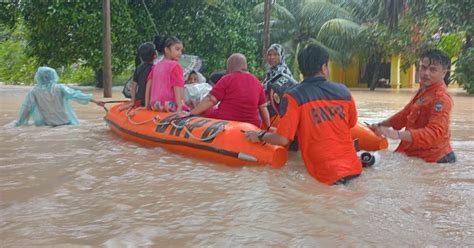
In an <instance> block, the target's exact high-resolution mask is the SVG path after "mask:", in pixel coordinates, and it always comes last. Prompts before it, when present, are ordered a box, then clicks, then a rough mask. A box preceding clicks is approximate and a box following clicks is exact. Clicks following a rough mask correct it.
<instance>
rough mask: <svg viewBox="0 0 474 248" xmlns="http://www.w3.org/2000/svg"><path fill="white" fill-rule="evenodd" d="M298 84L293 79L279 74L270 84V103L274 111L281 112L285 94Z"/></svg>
mask: <svg viewBox="0 0 474 248" xmlns="http://www.w3.org/2000/svg"><path fill="white" fill-rule="evenodd" d="M296 84H298V83H297V82H296V81H295V80H294V79H293V78H291V77H287V76H285V75H283V74H279V75H277V76H275V77H274V78H272V79H270V80H269V82H268V85H267V87H268V89H267V90H268V93H269V95H270V99H269V100H270V103H271V105H272V107H273V109H274V110H276V111H277V112H279V111H280V101H281V98H282V97H283V94H284V93H285V92H286V91H287V90H289V89H290V88H291V87H293V86H295V85H296Z"/></svg>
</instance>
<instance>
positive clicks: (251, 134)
mask: <svg viewBox="0 0 474 248" xmlns="http://www.w3.org/2000/svg"><path fill="white" fill-rule="evenodd" d="M245 137H247V139H248V140H250V141H251V142H259V141H260V142H265V143H269V144H273V145H279V146H286V145H288V143H289V142H290V140H288V139H287V138H285V137H283V136H280V135H279V134H277V133H270V132H266V131H260V132H258V131H247V132H245Z"/></svg>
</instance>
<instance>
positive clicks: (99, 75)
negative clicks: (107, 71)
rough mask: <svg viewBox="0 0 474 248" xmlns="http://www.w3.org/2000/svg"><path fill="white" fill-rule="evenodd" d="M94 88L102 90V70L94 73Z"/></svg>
mask: <svg viewBox="0 0 474 248" xmlns="http://www.w3.org/2000/svg"><path fill="white" fill-rule="evenodd" d="M95 87H97V88H100V89H102V88H104V74H103V72H102V69H99V70H96V71H95Z"/></svg>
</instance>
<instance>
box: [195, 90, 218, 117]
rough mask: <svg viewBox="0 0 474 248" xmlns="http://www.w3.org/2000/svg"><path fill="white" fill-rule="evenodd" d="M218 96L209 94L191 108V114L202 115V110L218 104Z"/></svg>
mask: <svg viewBox="0 0 474 248" xmlns="http://www.w3.org/2000/svg"><path fill="white" fill-rule="evenodd" d="M216 103H217V98H215V97H214V96H213V95H211V94H208V95H207V96H206V97H205V98H204V99H202V101H201V102H200V103H199V104H198V105H197V106H196V107H195V108H194V109H193V110H191V113H190V114H191V115H200V114H201V113H202V112H204V111H206V110H207V109H209V108H210V107H212V106H214V105H216Z"/></svg>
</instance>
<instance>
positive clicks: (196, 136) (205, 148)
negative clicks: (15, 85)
mask: <svg viewBox="0 0 474 248" xmlns="http://www.w3.org/2000/svg"><path fill="white" fill-rule="evenodd" d="M121 106H123V104H118V105H115V106H113V107H112V108H110V110H109V111H108V112H107V114H106V116H105V117H104V119H105V121H106V123H107V124H108V126H109V127H110V129H111V130H112V131H113V132H115V133H117V134H118V135H120V136H121V137H123V138H125V139H127V140H131V141H134V142H138V143H141V144H145V145H150V146H159V147H163V148H165V149H168V150H171V151H174V152H178V153H182V154H185V155H188V156H193V157H197V158H202V159H208V160H213V161H217V162H221V163H224V164H228V165H270V166H272V167H275V168H279V167H282V166H283V165H284V164H285V163H286V161H287V159H288V151H287V149H286V148H284V147H281V146H275V145H270V144H262V143H252V142H250V141H248V140H247V139H246V138H245V134H244V132H245V131H251V130H255V131H259V130H260V129H259V128H257V127H256V126H254V125H252V124H249V123H244V122H237V121H227V120H218V119H210V118H204V117H198V116H190V117H184V118H182V117H178V116H177V115H176V114H175V113H169V112H156V111H151V110H138V111H136V113H135V114H134V115H129V114H127V111H126V110H125V111H119V108H120V107H121ZM351 131H352V135H353V138H358V139H359V145H360V147H361V149H362V150H367V151H375V150H381V149H385V148H387V146H388V144H387V140H386V139H381V138H380V137H378V136H377V135H375V134H374V133H373V132H372V131H371V130H370V129H368V128H367V127H365V126H362V125H361V124H357V125H356V126H355V127H354V128H353V129H352V130H351Z"/></svg>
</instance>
